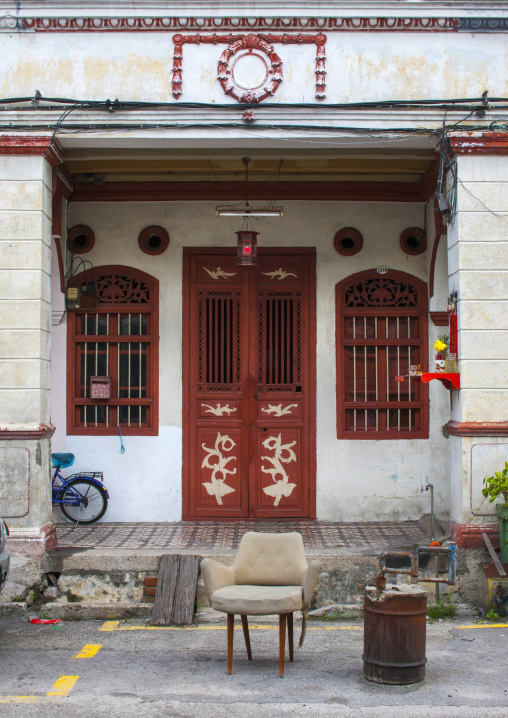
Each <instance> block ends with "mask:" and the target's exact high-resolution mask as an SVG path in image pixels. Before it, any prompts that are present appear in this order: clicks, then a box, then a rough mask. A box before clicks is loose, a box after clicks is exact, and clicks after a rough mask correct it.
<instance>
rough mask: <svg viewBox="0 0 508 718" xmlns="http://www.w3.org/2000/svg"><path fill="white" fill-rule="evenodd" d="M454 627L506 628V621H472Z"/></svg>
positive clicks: (507, 626)
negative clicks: (471, 622) (469, 624)
mask: <svg viewBox="0 0 508 718" xmlns="http://www.w3.org/2000/svg"><path fill="white" fill-rule="evenodd" d="M456 628H508V623H473V624H472V625H471V626H456Z"/></svg>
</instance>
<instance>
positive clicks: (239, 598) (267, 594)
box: [212, 585, 303, 616]
mask: <svg viewBox="0 0 508 718" xmlns="http://www.w3.org/2000/svg"><path fill="white" fill-rule="evenodd" d="M302 607H303V601H302V587H301V586H251V585H248V586H238V585H237V586H226V587H224V588H219V589H217V590H216V591H214V592H213V594H212V608H213V609H215V610H216V611H223V612H224V613H236V614H240V615H243V616H266V615H268V614H270V615H271V614H274V613H278V614H281V613H293V611H301V610H302Z"/></svg>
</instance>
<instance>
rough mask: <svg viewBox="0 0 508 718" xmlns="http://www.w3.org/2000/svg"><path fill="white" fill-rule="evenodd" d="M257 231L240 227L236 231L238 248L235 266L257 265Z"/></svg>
mask: <svg viewBox="0 0 508 718" xmlns="http://www.w3.org/2000/svg"><path fill="white" fill-rule="evenodd" d="M258 234H259V232H253V231H252V230H251V229H241V230H240V231H239V232H237V233H236V235H237V237H238V249H237V253H236V266H237V267H257V266H258V263H257V261H256V259H257V254H258V240H257V236H258Z"/></svg>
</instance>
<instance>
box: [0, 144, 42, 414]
mask: <svg viewBox="0 0 508 718" xmlns="http://www.w3.org/2000/svg"><path fill="white" fill-rule="evenodd" d="M51 187H52V181H51V167H50V166H49V164H48V163H47V162H46V160H44V159H43V158H42V157H26V156H23V157H16V156H2V157H0V426H6V425H15V424H18V425H20V426H22V427H27V428H34V427H35V428H38V426H39V423H41V422H42V423H46V424H47V423H48V421H49V384H50V382H49V354H50V308H51V304H50V302H51V296H50V274H51V264H50V262H51V220H50V217H51Z"/></svg>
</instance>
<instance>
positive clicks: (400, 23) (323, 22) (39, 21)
mask: <svg viewBox="0 0 508 718" xmlns="http://www.w3.org/2000/svg"><path fill="white" fill-rule="evenodd" d="M0 30H6V31H10V32H12V30H22V31H27V30H28V31H30V30H31V31H32V32H165V31H166V32H168V31H169V32H174V31H175V30H194V31H196V30H199V31H203V30H236V31H238V30H247V31H253V30H284V31H285V32H289V31H301V30H306V31H308V30H323V31H326V32H364V31H368V32H429V31H431V32H457V31H459V30H462V31H469V32H477V31H483V32H503V31H506V30H507V20H506V19H504V18H494V19H490V18H486V19H481V18H451V17H254V18H253V17H144V18H140V17H76V18H68V17H60V18H50V17H26V18H19V17H13V16H10V15H9V14H7V15H5V16H4V17H2V18H0Z"/></svg>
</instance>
